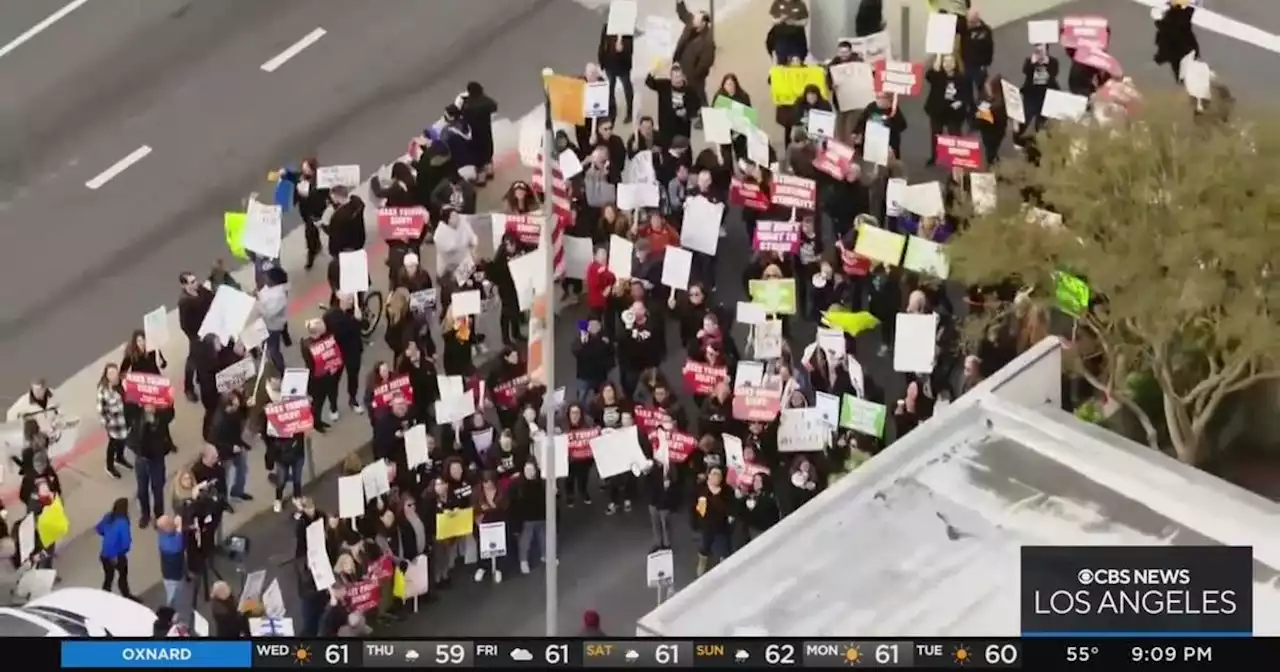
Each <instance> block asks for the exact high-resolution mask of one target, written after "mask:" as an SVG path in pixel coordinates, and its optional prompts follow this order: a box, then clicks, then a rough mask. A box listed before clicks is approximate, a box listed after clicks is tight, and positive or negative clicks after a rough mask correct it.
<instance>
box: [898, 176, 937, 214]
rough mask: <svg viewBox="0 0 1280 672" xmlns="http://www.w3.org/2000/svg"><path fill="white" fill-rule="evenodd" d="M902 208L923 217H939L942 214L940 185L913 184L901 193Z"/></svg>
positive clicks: (930, 183) (929, 183)
mask: <svg viewBox="0 0 1280 672" xmlns="http://www.w3.org/2000/svg"><path fill="white" fill-rule="evenodd" d="M901 203H902V207H903V208H906V210H907V211H908V212H913V213H915V214H917V215H921V216H924V217H941V216H942V215H943V214H944V206H943V202H942V185H940V184H938V183H937V182H921V183H920V184H913V185H910V186H908V187H907V188H906V189H903V191H902V201H901Z"/></svg>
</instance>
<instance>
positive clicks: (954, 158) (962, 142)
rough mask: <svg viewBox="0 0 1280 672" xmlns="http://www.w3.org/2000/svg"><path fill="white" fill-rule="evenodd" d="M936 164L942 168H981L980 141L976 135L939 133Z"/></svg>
mask: <svg viewBox="0 0 1280 672" xmlns="http://www.w3.org/2000/svg"><path fill="white" fill-rule="evenodd" d="M938 164H939V165H941V166H942V167H943V168H964V169H965V170H982V141H981V140H980V139H979V138H978V136H976V135H939V136H938Z"/></svg>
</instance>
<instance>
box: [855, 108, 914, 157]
mask: <svg viewBox="0 0 1280 672" xmlns="http://www.w3.org/2000/svg"><path fill="white" fill-rule="evenodd" d="M869 121H874V122H877V123H881V124H884V125H885V126H888V127H889V149H890V150H891V151H892V152H893V156H902V134H903V133H906V132H907V117H906V115H904V114H903V113H902V110H900V109H898V106H897V105H896V104H895V103H894V102H893V95H892V94H888V93H878V94H876V99H875V100H874V101H872V102H871V103H869V104H868V105H867V106H866V107H865V108H864V109H863V110H862V113H861V114H859V115H858V120H857V121H855V122H854V123H853V129H854V136H853V139H854V142H855V143H856V144H857V145H858V151H859V152H861V151H862V141H863V138H865V137H866V135H867V122H869ZM890 158H893V157H890Z"/></svg>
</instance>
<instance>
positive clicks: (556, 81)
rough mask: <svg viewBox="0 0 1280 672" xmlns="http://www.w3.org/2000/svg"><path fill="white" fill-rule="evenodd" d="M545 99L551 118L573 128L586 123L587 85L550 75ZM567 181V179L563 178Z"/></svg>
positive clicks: (580, 81)
mask: <svg viewBox="0 0 1280 672" xmlns="http://www.w3.org/2000/svg"><path fill="white" fill-rule="evenodd" d="M546 86H547V99H548V100H549V101H550V103H551V118H552V120H553V121H559V122H563V123H566V124H572V125H574V126H581V125H583V123H584V122H585V121H586V115H585V114H583V112H584V108H585V106H586V97H587V83H586V82H585V81H583V80H582V79H580V78H578V77H573V76H571V75H552V76H550V77H547V78H546ZM565 179H568V178H565Z"/></svg>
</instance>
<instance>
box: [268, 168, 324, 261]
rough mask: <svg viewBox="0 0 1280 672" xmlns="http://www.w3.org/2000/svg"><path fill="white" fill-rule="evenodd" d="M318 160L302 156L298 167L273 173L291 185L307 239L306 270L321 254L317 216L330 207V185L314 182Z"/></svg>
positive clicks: (319, 218) (322, 215)
mask: <svg viewBox="0 0 1280 672" xmlns="http://www.w3.org/2000/svg"><path fill="white" fill-rule="evenodd" d="M319 169H320V162H319V161H318V160H316V159H315V157H310V158H305V159H303V160H302V162H301V164H300V165H299V167H298V169H297V170H293V169H289V168H281V169H279V170H278V171H276V174H275V177H276V178H277V179H278V180H279V181H280V182H287V183H290V184H292V185H293V205H294V206H295V207H296V208H297V210H298V216H299V217H301V218H302V226H303V232H304V234H305V236H306V241H307V270H308V271H309V270H311V268H312V267H313V266H315V263H316V257H318V256H320V247H321V246H320V220H321V219H322V218H323V217H324V211H325V210H327V209H328V208H329V189H327V188H325V189H321V188H320V187H319V186H317V185H316V172H317V171H318V170H319Z"/></svg>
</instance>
